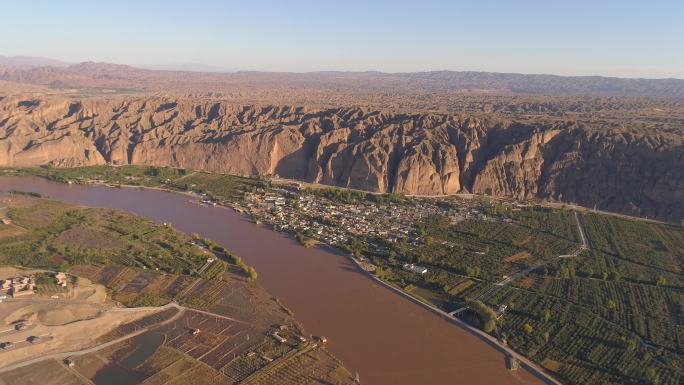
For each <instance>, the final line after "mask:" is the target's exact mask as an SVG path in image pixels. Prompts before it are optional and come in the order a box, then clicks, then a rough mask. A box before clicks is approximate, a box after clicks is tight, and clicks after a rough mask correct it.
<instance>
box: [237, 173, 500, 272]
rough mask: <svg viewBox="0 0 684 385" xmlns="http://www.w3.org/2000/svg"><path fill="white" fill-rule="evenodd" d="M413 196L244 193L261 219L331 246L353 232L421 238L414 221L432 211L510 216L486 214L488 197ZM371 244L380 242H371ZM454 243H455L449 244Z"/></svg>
mask: <svg viewBox="0 0 684 385" xmlns="http://www.w3.org/2000/svg"><path fill="white" fill-rule="evenodd" d="M443 199H449V203H450V204H441V203H444V202H441V201H440V199H436V198H430V199H422V198H411V202H410V204H406V203H394V202H382V203H378V202H374V201H371V200H359V201H357V202H355V203H353V204H351V203H341V202H335V201H332V200H330V199H327V198H325V197H322V196H318V195H315V194H303V193H302V192H301V191H300V190H299V189H298V188H297V187H296V186H282V187H274V188H272V189H270V190H269V191H268V192H266V193H265V194H264V193H249V194H247V195H246V198H245V206H246V210H247V212H249V214H250V215H251V216H252V217H253V218H255V219H256V220H258V221H262V222H264V223H267V224H270V225H272V226H273V227H274V228H276V229H277V230H282V231H289V232H294V233H297V232H299V233H304V234H307V235H308V236H310V237H312V238H314V239H316V240H318V241H320V242H323V243H326V244H328V245H332V246H335V245H339V244H342V243H345V242H347V241H348V240H349V239H350V238H351V237H354V236H365V237H370V238H373V237H383V238H385V239H387V240H388V241H390V242H396V241H398V240H400V239H404V238H405V239H406V240H407V241H408V242H409V243H410V244H413V245H418V244H420V243H421V240H420V237H419V236H418V231H417V229H416V224H417V223H418V222H419V221H420V220H421V219H422V218H425V217H428V216H431V215H441V216H447V217H449V218H450V219H451V221H452V222H453V223H455V222H458V221H460V220H463V219H469V218H475V219H479V220H496V221H503V220H507V219H504V218H502V217H491V216H489V217H488V216H487V214H485V208H486V207H487V206H488V205H489V203H488V202H487V201H483V200H474V199H455V198H443ZM371 246H378V247H379V245H374V244H371ZM447 246H453V245H447ZM404 269H405V270H407V271H410V272H414V273H416V274H425V273H426V272H427V269H426V268H424V267H421V266H415V265H405V266H404Z"/></svg>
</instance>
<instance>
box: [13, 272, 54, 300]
mask: <svg viewBox="0 0 684 385" xmlns="http://www.w3.org/2000/svg"><path fill="white" fill-rule="evenodd" d="M54 278H55V283H56V284H57V285H58V286H61V287H66V286H67V275H66V274H65V273H62V272H59V273H56V274H55V276H54ZM35 289H36V277H35V276H34V275H23V276H17V277H12V278H8V279H5V280H0V293H2V294H4V295H11V296H12V297H21V296H25V295H30V294H34V293H35Z"/></svg>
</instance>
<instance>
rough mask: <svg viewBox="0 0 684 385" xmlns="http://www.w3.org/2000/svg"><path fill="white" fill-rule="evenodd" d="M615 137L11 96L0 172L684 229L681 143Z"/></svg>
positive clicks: (565, 125)
mask: <svg viewBox="0 0 684 385" xmlns="http://www.w3.org/2000/svg"><path fill="white" fill-rule="evenodd" d="M611 127H613V126H610V125H601V126H600V127H596V126H592V124H589V123H582V122H574V121H562V120H546V121H545V120H537V121H533V122H530V121H517V120H511V119H509V118H507V119H502V118H499V117H497V116H494V115H446V114H428V113H415V114H408V113H407V114H400V113H388V112H382V111H376V110H370V109H364V108H332V109H307V108H305V107H292V106H253V105H252V106H236V105H233V104H230V103H227V102H221V101H216V100H203V99H183V98H180V99H175V98H162V97H140V98H134V97H131V98H120V97H116V98H94V99H84V100H72V99H66V98H38V99H32V98H29V99H27V98H21V97H16V96H8V97H5V98H4V99H2V100H0V166H36V165H44V164H52V165H55V166H60V167H72V166H83V165H93V164H104V163H112V164H129V163H131V164H154V165H165V166H175V167H185V168H194V169H203V170H211V171H221V172H226V173H232V174H239V175H266V174H278V175H280V176H281V177H287V178H294V179H299V180H305V181H309V182H318V183H324V184H329V185H336V186H344V187H352V188H357V189H363V190H368V191H374V192H403V193H407V194H420V195H439V194H451V193H458V192H473V193H485V194H491V195H501V196H511V197H516V198H521V199H525V198H532V197H541V198H550V199H555V200H560V201H566V202H573V203H579V204H582V205H585V206H590V207H594V206H596V207H598V208H601V209H606V210H612V211H618V212H624V213H629V214H634V215H641V216H650V217H658V218H663V219H668V220H674V221H677V220H679V219H681V218H682V217H684V203H682V201H683V200H684V199H683V198H684V171H682V170H684V147H683V146H682V137H681V135H677V134H676V133H673V132H672V131H662V132H660V131H657V130H656V131H650V130H644V129H641V128H640V127H629V122H626V123H625V124H624V125H621V126H615V125H614V127H613V128H611Z"/></svg>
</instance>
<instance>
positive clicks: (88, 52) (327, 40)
mask: <svg viewBox="0 0 684 385" xmlns="http://www.w3.org/2000/svg"><path fill="white" fill-rule="evenodd" d="M0 5H1V7H0V36H2V38H0V55H6V56H14V55H30V56H45V57H51V58H56V59H61V60H65V61H71V62H77V61H86V60H94V61H106V62H113V63H126V64H133V65H150V64H184V63H201V64H208V65H214V66H220V67H223V68H226V69H230V70H273V71H313V70H354V71H358V70H380V71H389V72H399V71H402V72H403V71H426V70H447V69H448V70H477V71H497V72H524V73H555V74H577V75H593V74H600V75H615V76H628V77H678V78H684V0H670V1H647V0H642V1H630V0H622V1H608V0H606V1H603V0H593V1H583V0H582V1H577V0H572V1H571V0H545V1H541V0H540V1H532V0H509V1H504V0H499V1H487V0H484V1H483V0H480V1H475V0H473V1H434V0H423V1H401V0H396V1H373V0H366V1H351V0H344V1H342V0H340V1H325V0H319V1H296V0H291V1H286V0H282V1H266V0H262V1H250V0H242V1H209V0H187V1H171V0H167V1H144V0H138V1H126V0H116V1H105V0H97V1H96V0H89V1H70V0H63V1H54V0H52V1H47V0H46V1H30V0H22V1H9V0H7V1H0Z"/></svg>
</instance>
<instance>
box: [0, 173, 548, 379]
mask: <svg viewBox="0 0 684 385" xmlns="http://www.w3.org/2000/svg"><path fill="white" fill-rule="evenodd" d="M5 181H6V182H7V183H11V185H12V187H13V188H16V189H21V190H26V191H35V192H39V193H42V194H44V195H47V196H50V197H52V198H54V199H59V200H64V201H68V202H75V203H79V204H81V205H86V206H91V207H109V208H117V209H123V210H126V211H129V212H133V213H136V214H139V215H144V216H147V217H148V218H150V219H153V220H154V221H157V222H159V223H162V222H166V223H172V224H173V227H174V228H176V229H179V230H181V231H183V232H185V233H187V234H191V233H194V232H197V233H199V234H201V236H202V237H208V238H210V239H212V240H214V241H216V243H218V244H220V245H222V246H224V247H226V248H227V249H228V250H230V251H231V252H232V253H234V254H236V255H240V256H241V257H243V259H244V260H245V262H246V263H248V264H250V265H252V266H254V267H255V268H256V269H257V270H258V271H259V279H258V281H259V282H260V283H261V285H263V286H264V287H265V289H266V290H268V292H270V293H272V295H274V296H276V297H278V298H280V299H281V300H282V302H283V303H285V304H287V306H288V308H290V309H292V310H293V312H294V313H295V315H296V316H297V319H299V320H301V322H302V324H303V325H304V327H305V328H306V329H307V330H308V331H310V332H311V333H312V334H313V335H324V336H326V337H327V339H328V343H327V345H328V348H329V349H330V350H331V351H332V352H333V353H334V354H335V355H336V356H337V357H339V358H340V359H341V360H342V361H343V362H344V363H345V366H346V367H347V368H348V369H350V370H351V372H352V373H354V372H359V373H360V376H361V379H362V381H363V383H364V384H371V385H373V384H376V385H385V384H387V385H389V384H392V385H413V384H416V383H425V382H429V383H431V384H444V385H448V384H453V382H454V379H455V378H458V379H459V381H461V382H463V383H468V384H471V385H490V384H497V385H499V384H500V385H508V384H510V385H519V384H530V385H531V384H539V383H543V382H541V381H540V380H539V379H538V378H536V377H535V376H534V375H533V374H531V373H530V372H528V371H527V370H518V371H516V372H511V371H509V370H508V369H506V367H505V355H504V354H502V353H501V352H500V351H498V350H496V349H493V348H492V347H491V346H489V345H488V344H487V343H485V342H483V341H482V340H481V339H480V338H478V337H476V336H473V335H472V334H471V333H469V332H467V331H466V330H464V329H462V328H460V327H454V324H453V323H452V322H450V321H448V320H447V319H446V318H443V317H440V316H435V315H436V314H435V313H434V312H432V311H431V310H428V309H426V308H425V307H424V306H423V305H420V304H417V303H416V302H415V301H412V300H410V299H408V298H406V297H404V296H402V295H397V293H393V292H392V291H389V290H387V288H385V287H383V286H382V285H378V284H377V282H375V281H373V280H372V279H368V277H366V276H365V275H363V274H359V271H358V267H357V266H356V265H355V264H354V263H353V262H352V261H351V260H350V258H349V257H348V256H345V255H342V254H341V253H340V252H339V251H335V252H334V253H331V252H329V251H326V249H325V248H322V247H312V248H308V249H307V248H304V247H302V246H300V245H299V244H298V243H297V242H296V241H295V240H294V239H293V238H292V236H288V235H285V234H283V233H278V232H275V231H272V230H270V229H269V228H267V227H266V226H254V224H253V222H252V221H251V220H249V219H248V217H247V216H245V215H240V214H238V213H237V212H236V211H235V210H226V209H227V207H221V209H220V210H217V208H218V207H213V206H211V207H209V206H204V205H198V204H191V203H189V202H188V197H187V195H180V194H173V193H168V192H165V191H158V190H152V189H140V188H107V187H104V186H100V185H64V184H58V183H55V182H50V181H46V180H44V179H42V178H32V177H24V178H14V179H5ZM0 183H2V180H0ZM134 187H139V186H134Z"/></svg>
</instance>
